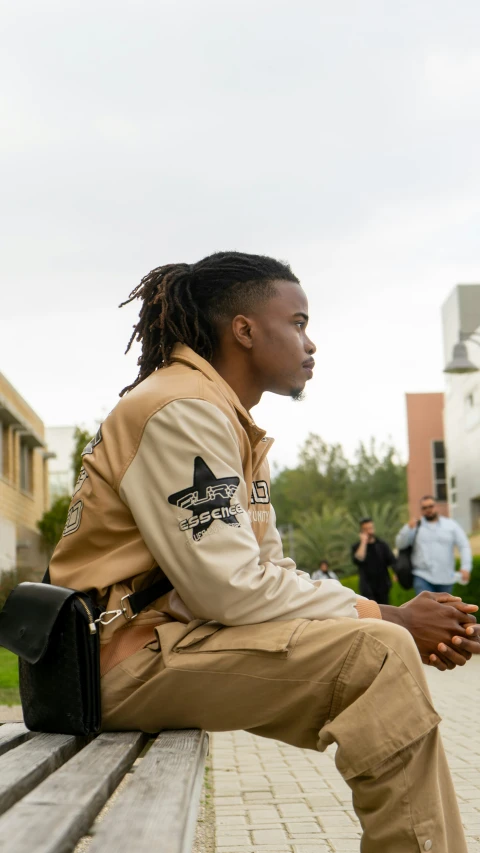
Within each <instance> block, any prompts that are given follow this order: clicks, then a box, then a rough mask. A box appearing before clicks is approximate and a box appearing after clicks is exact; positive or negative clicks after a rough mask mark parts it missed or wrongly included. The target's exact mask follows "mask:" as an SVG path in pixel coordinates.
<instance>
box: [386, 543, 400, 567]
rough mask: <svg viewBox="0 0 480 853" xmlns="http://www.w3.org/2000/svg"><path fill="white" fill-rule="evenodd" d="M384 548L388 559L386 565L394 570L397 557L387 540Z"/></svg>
mask: <svg viewBox="0 0 480 853" xmlns="http://www.w3.org/2000/svg"><path fill="white" fill-rule="evenodd" d="M385 548H386V555H387V561H388V562H387V566H390V568H391V569H393V570H394V571H395V566H396V565H397V558H396V556H395V554H394V553H393V551H392V549H391V548H390V545H389V544H388V543H387V542H386V543H385Z"/></svg>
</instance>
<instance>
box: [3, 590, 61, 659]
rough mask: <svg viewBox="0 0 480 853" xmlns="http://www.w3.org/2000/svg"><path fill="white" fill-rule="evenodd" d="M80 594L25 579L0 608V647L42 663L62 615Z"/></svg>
mask: <svg viewBox="0 0 480 853" xmlns="http://www.w3.org/2000/svg"><path fill="white" fill-rule="evenodd" d="M74 595H78V593H77V592H76V591H75V590H73V589H67V588H66V587H63V586H52V585H51V584H44V583H30V582H27V581H26V582H25V583H21V584H19V585H18V586H17V587H16V588H15V589H14V590H13V591H12V592H11V593H10V595H9V596H8V598H7V600H6V602H5V605H4V607H3V610H1V611H0V646H4V647H5V648H6V649H8V650H9V651H11V652H13V653H14V654H16V655H18V656H19V657H21V658H23V659H24V660H26V661H28V663H38V661H39V660H40V659H41V658H42V657H43V655H44V654H45V652H46V650H47V646H48V641H49V639H50V634H51V632H52V630H53V628H54V625H55V622H56V620H57V617H58V614H59V613H60V611H61V609H62V607H63V605H64V604H65V602H66V601H68V599H69V598H71V597H72V596H74Z"/></svg>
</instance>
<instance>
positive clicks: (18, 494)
mask: <svg viewBox="0 0 480 853" xmlns="http://www.w3.org/2000/svg"><path fill="white" fill-rule="evenodd" d="M0 436H1V437H0V571H1V570H4V569H9V568H13V564H15V565H16V566H17V567H19V568H33V569H38V570H41V569H43V568H44V566H45V561H46V557H45V555H44V553H43V548H42V543H41V537H40V534H39V531H38V529H37V521H39V519H40V518H41V517H42V515H43V513H44V512H45V510H46V509H47V508H48V470H47V465H48V462H47V460H46V459H45V440H44V426H43V423H42V421H41V419H40V418H39V417H38V415H37V414H36V413H35V412H34V411H33V409H31V408H30V406H29V405H28V403H26V401H25V400H24V399H23V398H22V397H21V395H20V394H19V393H18V391H16V390H15V388H14V387H13V386H12V385H11V384H10V383H9V382H8V380H7V379H6V378H5V376H3V375H2V374H1V373H0Z"/></svg>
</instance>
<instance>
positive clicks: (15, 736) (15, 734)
mask: <svg viewBox="0 0 480 853" xmlns="http://www.w3.org/2000/svg"><path fill="white" fill-rule="evenodd" d="M30 737H33V732H29V730H28V729H27V727H26V726H24V725H23V723H5V724H4V725H3V726H0V755H3V754H4V752H8V750H9V749H13V747H14V746H19V745H20V744H21V743H23V742H24V741H25V740H27V739H28V738H30Z"/></svg>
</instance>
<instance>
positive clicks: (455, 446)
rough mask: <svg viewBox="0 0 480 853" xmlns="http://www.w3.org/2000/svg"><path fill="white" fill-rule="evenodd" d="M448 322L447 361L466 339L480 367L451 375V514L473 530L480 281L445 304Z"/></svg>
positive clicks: (479, 492) (479, 480)
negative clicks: (456, 347)
mask: <svg viewBox="0 0 480 853" xmlns="http://www.w3.org/2000/svg"><path fill="white" fill-rule="evenodd" d="M442 324H443V345H444V358H445V365H447V364H449V363H451V362H452V357H453V348H454V346H455V345H456V344H458V343H459V342H460V341H461V342H464V343H465V346H466V353H465V355H466V356H467V358H468V361H470V362H471V363H472V368H473V366H476V367H477V371H475V372H473V369H472V371H471V372H464V373H460V374H457V373H452V374H445V375H446V391H445V409H444V426H445V444H446V450H447V460H448V498H449V503H450V515H451V517H452V518H454V519H455V520H456V521H458V522H459V524H461V526H462V527H463V529H464V530H465V531H466V532H467V533H470V532H471V531H474V530H479V529H480V284H458V285H457V286H456V287H455V288H454V290H453V291H452V293H451V294H450V296H449V297H448V299H447V300H446V302H445V303H444V305H443V307H442ZM458 355H459V353H458V350H457V356H458Z"/></svg>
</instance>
